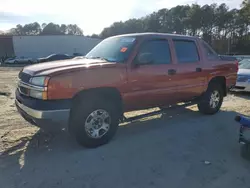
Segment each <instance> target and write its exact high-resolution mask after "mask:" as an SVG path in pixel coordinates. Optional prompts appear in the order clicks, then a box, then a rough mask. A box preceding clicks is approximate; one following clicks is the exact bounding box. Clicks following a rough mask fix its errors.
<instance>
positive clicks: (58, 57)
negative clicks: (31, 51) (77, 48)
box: [37, 54, 72, 63]
mask: <svg viewBox="0 0 250 188" xmlns="http://www.w3.org/2000/svg"><path fill="white" fill-rule="evenodd" d="M71 58H72V56H69V55H68V54H51V55H49V56H47V57H43V58H38V59H37V61H38V63H41V62H49V61H58V60H65V59H71Z"/></svg>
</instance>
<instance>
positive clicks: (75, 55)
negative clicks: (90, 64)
mask: <svg viewBox="0 0 250 188" xmlns="http://www.w3.org/2000/svg"><path fill="white" fill-rule="evenodd" d="M79 56H83V54H81V53H73V57H79Z"/></svg>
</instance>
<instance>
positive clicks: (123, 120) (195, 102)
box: [121, 101, 197, 123]
mask: <svg viewBox="0 0 250 188" xmlns="http://www.w3.org/2000/svg"><path fill="white" fill-rule="evenodd" d="M194 104H197V101H191V102H187V103H184V104H181V105H172V106H171V105H170V106H167V107H163V109H161V110H157V111H154V112H149V113H146V114H141V115H138V116H133V117H129V118H126V117H125V116H123V118H122V119H121V123H125V122H133V121H136V120H138V119H142V118H145V117H149V116H154V115H158V114H162V113H164V112H166V111H167V110H169V109H178V108H183V107H187V106H192V105H194Z"/></svg>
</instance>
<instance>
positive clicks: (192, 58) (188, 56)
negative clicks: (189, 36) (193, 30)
mask: <svg viewBox="0 0 250 188" xmlns="http://www.w3.org/2000/svg"><path fill="white" fill-rule="evenodd" d="M173 42H174V47H175V52H176V56H177V60H178V62H179V63H196V62H198V61H199V60H200V58H199V54H198V50H197V46H196V44H195V41H192V40H179V39H178V40H173Z"/></svg>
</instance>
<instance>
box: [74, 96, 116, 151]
mask: <svg viewBox="0 0 250 188" xmlns="http://www.w3.org/2000/svg"><path fill="white" fill-rule="evenodd" d="M71 116H72V117H71V118H70V124H69V126H70V129H71V132H72V133H73V135H74V136H75V138H76V141H77V142H78V143H79V144H80V145H82V146H85V147H87V148H95V147H98V146H101V145H104V144H106V143H108V142H109V141H110V140H111V139H112V138H113V136H114V135H115V133H116V131H117V128H118V125H119V112H118V110H117V108H116V105H115V104H113V103H112V102H111V101H105V100H104V99H98V98H97V99H96V98H88V99H87V98H86V101H85V100H83V101H81V102H80V103H79V104H78V105H77V106H75V107H73V113H72V114H71Z"/></svg>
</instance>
